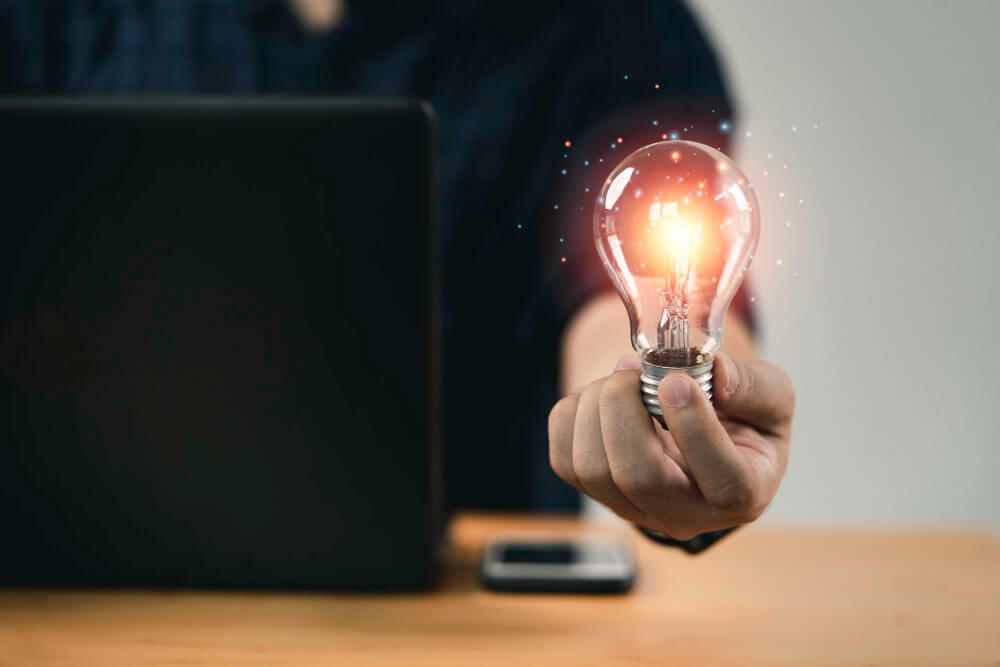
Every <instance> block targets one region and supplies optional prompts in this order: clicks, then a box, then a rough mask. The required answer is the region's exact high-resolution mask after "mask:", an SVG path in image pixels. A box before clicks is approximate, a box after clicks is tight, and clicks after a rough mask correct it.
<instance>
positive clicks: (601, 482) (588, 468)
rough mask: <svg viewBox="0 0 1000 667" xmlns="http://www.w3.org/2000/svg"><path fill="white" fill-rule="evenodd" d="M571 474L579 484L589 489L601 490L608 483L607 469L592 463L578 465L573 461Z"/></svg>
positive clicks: (609, 477)
mask: <svg viewBox="0 0 1000 667" xmlns="http://www.w3.org/2000/svg"><path fill="white" fill-rule="evenodd" d="M573 473H574V474H575V475H576V478H577V479H579V480H580V483H581V484H583V485H584V486H586V487H590V488H603V487H605V486H607V485H608V484H609V482H610V479H611V475H610V474H609V473H608V470H607V468H605V467H604V466H602V465H598V464H594V463H579V462H576V461H574V463H573Z"/></svg>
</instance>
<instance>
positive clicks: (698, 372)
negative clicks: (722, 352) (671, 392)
mask: <svg viewBox="0 0 1000 667" xmlns="http://www.w3.org/2000/svg"><path fill="white" fill-rule="evenodd" d="M714 366H715V358H714V357H712V356H709V358H708V361H706V362H704V363H701V364H698V365H697V366H659V365H657V364H651V363H649V362H647V361H646V360H645V359H643V360H642V373H641V375H640V376H639V381H640V390H641V392H642V402H643V404H644V405H645V406H646V411H647V412H649V414H651V415H653V417H654V418H655V419H656V420H657V421H658V422H660V425H661V426H663V427H664V428H666V423H665V422H664V421H663V410H662V409H661V408H660V397H659V395H658V393H657V392H658V390H659V388H660V382H661V381H662V380H663V378H665V377H667V376H668V375H670V374H671V373H673V372H674V371H680V372H682V373H687V374H688V375H690V376H691V377H692V378H694V381H695V382H697V383H698V386H699V387H701V390H702V391H703V392H704V393H705V396H707V397H708V400H712V368H713V367H714Z"/></svg>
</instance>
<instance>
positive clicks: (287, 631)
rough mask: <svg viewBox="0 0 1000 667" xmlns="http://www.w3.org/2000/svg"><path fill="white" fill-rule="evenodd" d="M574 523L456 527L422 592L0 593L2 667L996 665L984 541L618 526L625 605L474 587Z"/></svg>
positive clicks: (997, 617) (998, 570) (479, 519)
mask: <svg viewBox="0 0 1000 667" xmlns="http://www.w3.org/2000/svg"><path fill="white" fill-rule="evenodd" d="M582 528H584V524H582V523H580V522H578V521H575V520H567V519H554V518H544V517H538V518H525V517H521V518H516V517H504V516H487V515H465V516H462V517H459V518H458V519H456V520H455V521H454V522H453V524H452V538H453V543H452V554H451V565H450V566H449V568H448V570H447V571H446V572H445V574H444V575H443V577H442V581H441V583H440V586H439V588H438V590H436V591H434V592H430V593H421V594H403V595H396V594H391V595H390V594H378V595H360V594H351V595H345V594H328V593H295V592H225V591H214V592H205V591H80V590H75V591H63V590H57V591H40V590H5V591H0V665H4V666H6V665H46V666H57V665H103V666H115V665H201V664H212V665H493V664H496V665H507V664H510V665H520V666H525V665H618V664H621V665H657V664H669V665H741V666H748V665H906V666H919V665H948V666H956V665H994V666H995V665H1000V544H998V542H997V540H996V539H995V538H994V537H992V536H991V535H989V534H987V533H975V532H953V531H923V532H913V531H909V532H904V531H879V532H876V531H848V530H843V531H834V532H815V531H813V532H810V531H805V530H802V531H796V530H788V529H783V530H777V529H773V528H757V527H748V528H744V529H742V530H740V531H737V532H736V533H734V534H733V535H731V536H730V537H729V538H727V539H726V540H724V541H723V542H721V543H720V544H718V545H717V546H715V547H713V548H712V549H710V550H709V551H707V552H705V553H704V554H701V555H699V556H694V557H692V556H687V555H685V554H683V553H680V552H678V551H676V550H672V549H669V548H665V547H661V546H659V545H656V544H653V543H650V542H647V541H645V540H644V539H643V538H640V537H638V536H636V535H633V534H632V533H631V532H630V531H629V530H628V529H627V528H625V527H621V526H611V527H609V528H602V529H604V530H613V531H619V532H624V534H626V535H628V536H629V539H630V540H632V541H633V543H634V546H635V550H636V557H637V560H638V563H639V568H640V574H639V579H638V581H637V585H636V588H635V590H634V591H633V592H632V593H631V594H629V595H625V596H615V597H600V596H585V595H584V596H580V595H577V596H558V595H527V594H496V593H490V592H487V591H484V590H482V589H481V588H480V587H479V585H478V583H477V581H476V567H477V565H478V558H479V553H480V550H481V546H482V544H483V541H484V539H485V538H486V537H487V536H489V535H491V534H494V533H496V532H497V531H499V530H503V529H516V530H545V531H550V532H556V533H560V532H566V531H569V532H573V531H578V530H581V529H582ZM586 529H588V530H590V529H592V528H590V527H587V528H586Z"/></svg>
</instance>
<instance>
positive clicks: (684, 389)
mask: <svg viewBox="0 0 1000 667" xmlns="http://www.w3.org/2000/svg"><path fill="white" fill-rule="evenodd" d="M690 400H691V383H690V382H688V380H687V378H685V377H684V374H683V373H671V374H670V375H668V376H667V379H666V380H664V381H663V384H661V385H660V401H662V402H663V403H664V404H665V405H666V406H667V407H668V408H681V407H684V406H685V405H687V404H688V401H690Z"/></svg>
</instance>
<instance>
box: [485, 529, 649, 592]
mask: <svg viewBox="0 0 1000 667" xmlns="http://www.w3.org/2000/svg"><path fill="white" fill-rule="evenodd" d="M481 576H482V581H483V585H484V586H486V588H489V589H491V590H495V591H517V592H539V593H540V592H547V593H625V592H627V591H629V590H630V589H631V588H632V584H633V582H634V581H635V562H634V560H633V558H632V552H631V549H629V547H628V545H627V544H626V543H625V541H624V540H622V539H620V538H617V537H612V536H603V535H602V536H595V537H591V536H582V537H579V538H571V539H565V538H558V539H553V538H526V537H504V536H498V537H496V538H493V539H491V540H489V541H488V542H487V544H486V548H485V551H484V552H483V563H482V569H481Z"/></svg>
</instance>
